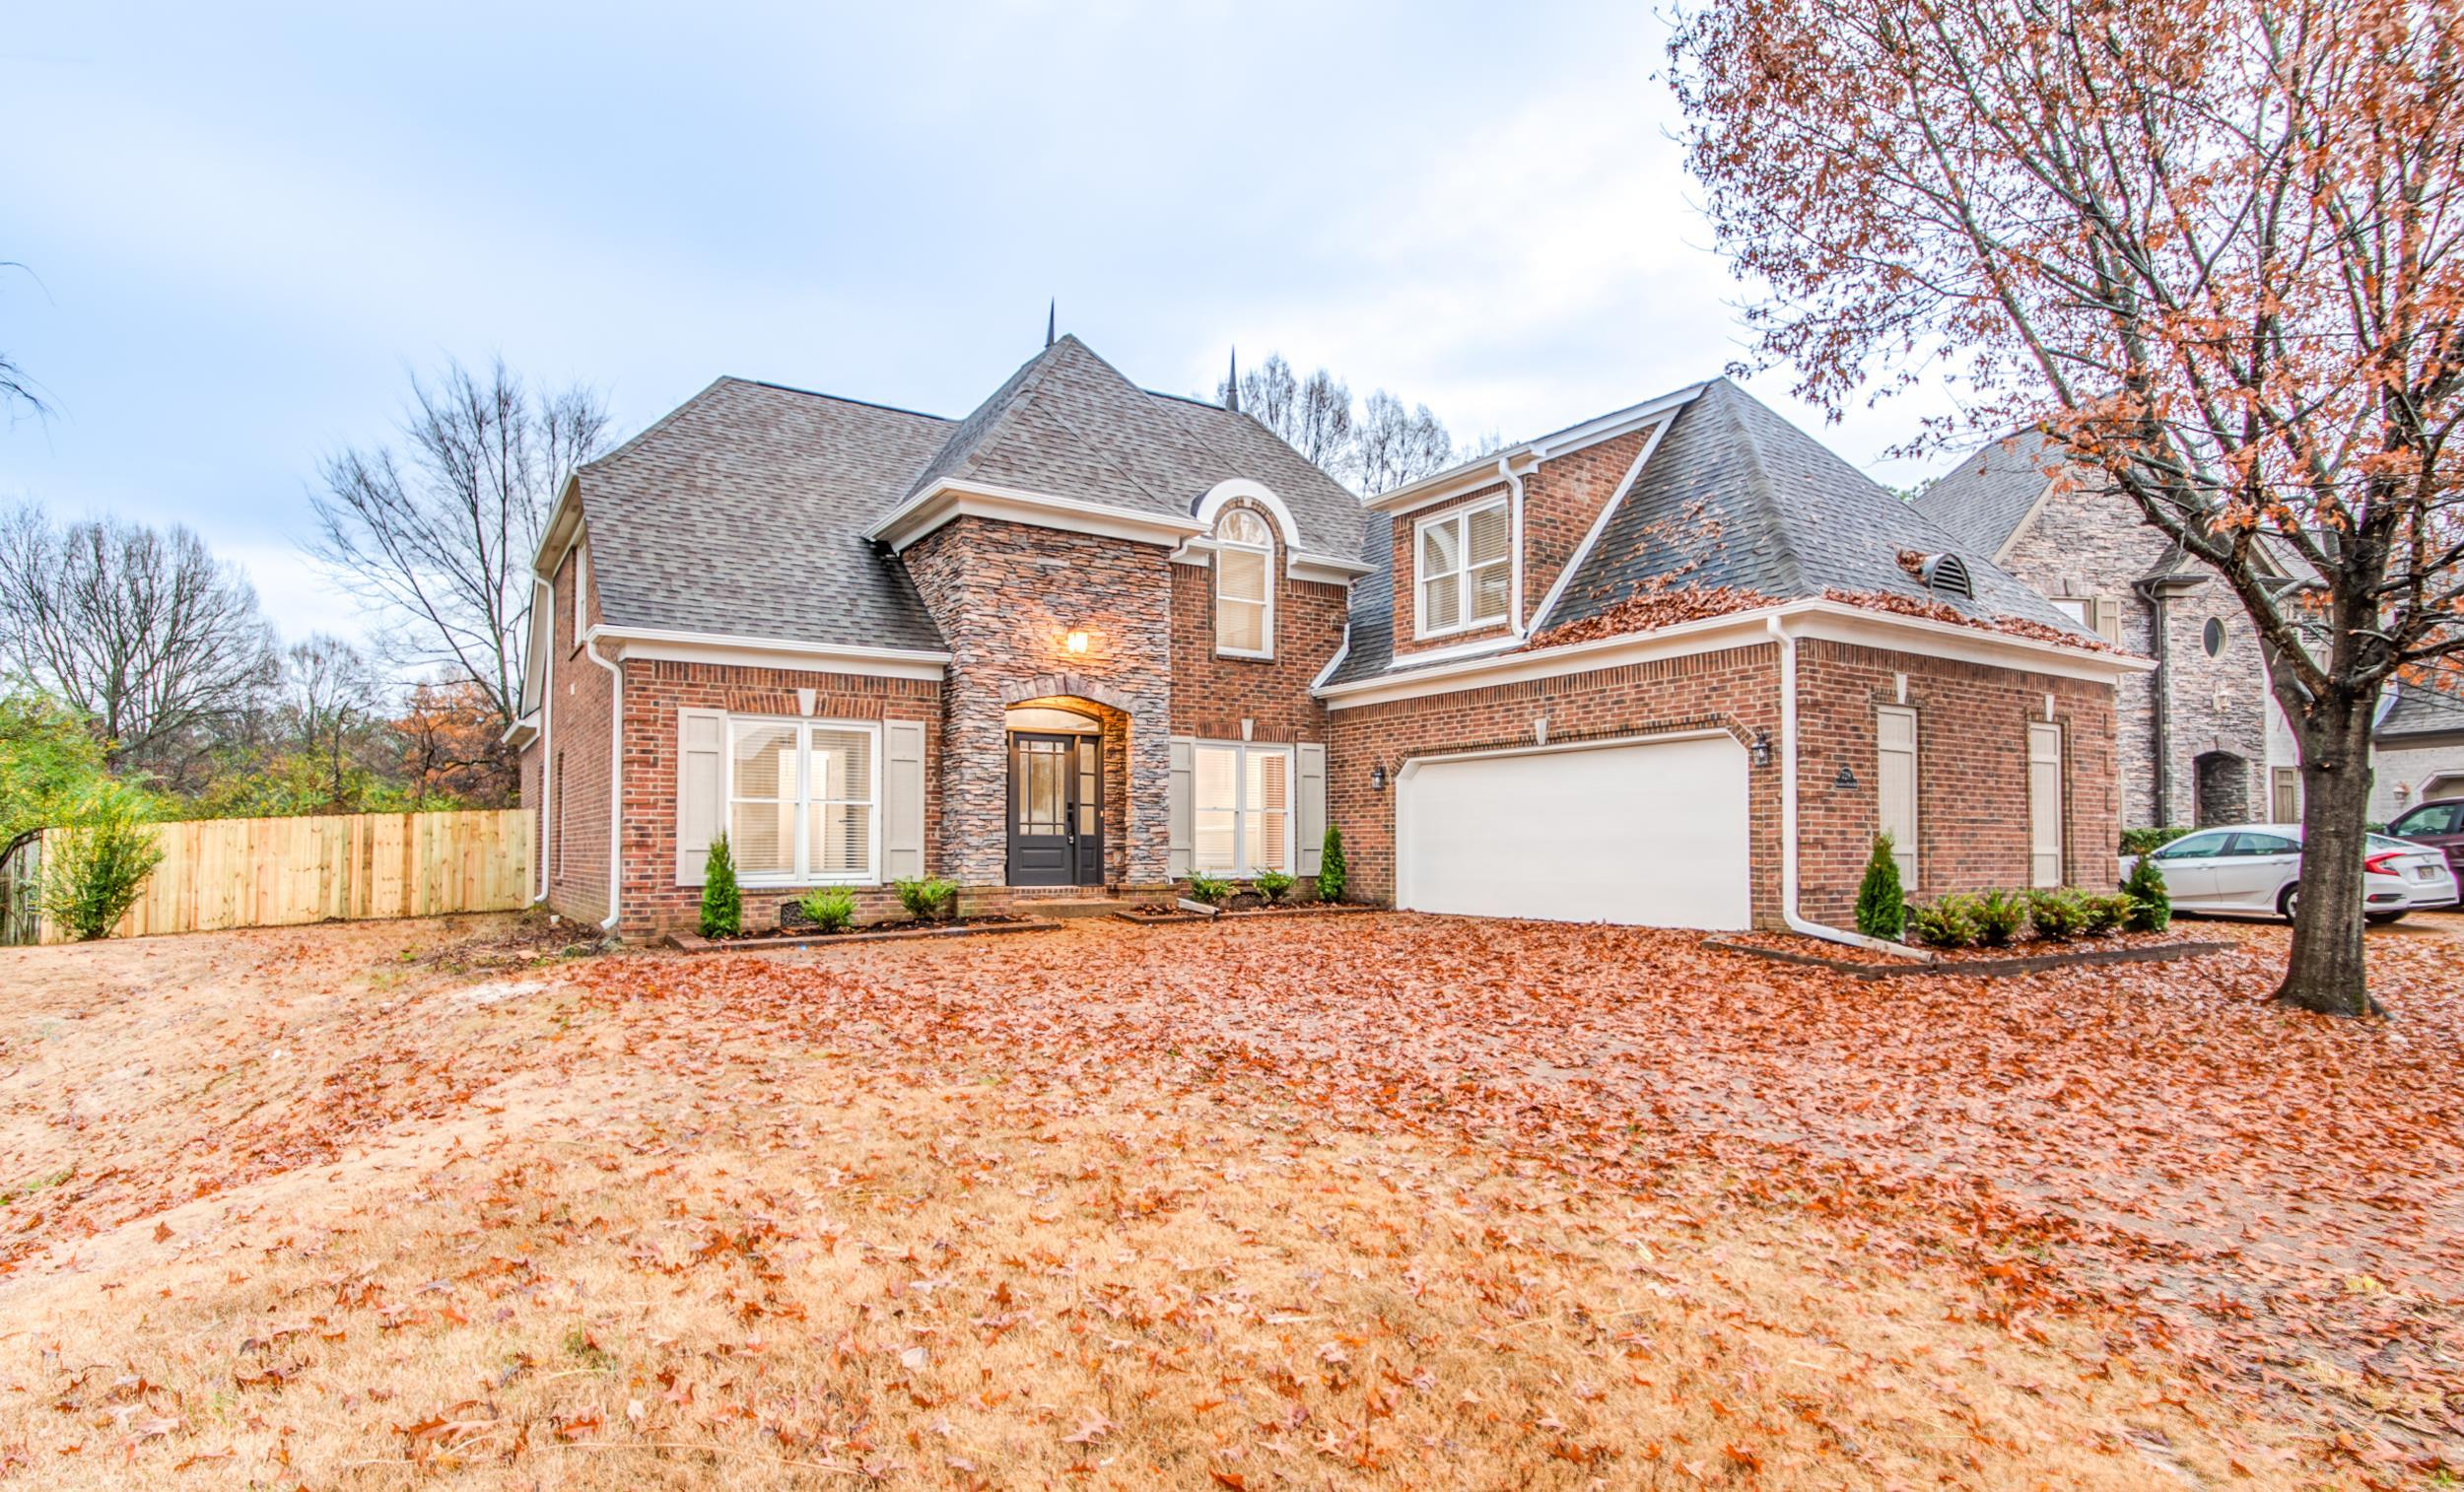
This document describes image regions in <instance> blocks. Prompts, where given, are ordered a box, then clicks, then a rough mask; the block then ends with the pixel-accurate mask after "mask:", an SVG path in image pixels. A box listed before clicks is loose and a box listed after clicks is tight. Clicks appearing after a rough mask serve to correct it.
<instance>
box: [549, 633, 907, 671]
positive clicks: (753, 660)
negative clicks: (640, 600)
mask: <svg viewBox="0 0 2464 1492" xmlns="http://www.w3.org/2000/svg"><path fill="white" fill-rule="evenodd" d="M590 636H591V637H593V638H596V639H599V640H601V641H604V642H608V643H612V644H616V645H614V646H613V647H611V648H610V651H611V652H613V653H614V654H615V655H616V656H618V657H622V658H657V659H666V660H670V661H674V662H680V663H714V664H719V665H735V666H739V667H745V668H794V669H801V670H804V671H806V672H811V673H852V674H862V675H866V676H869V677H872V678H883V679H937V678H939V677H941V676H942V674H943V673H944V672H946V671H947V669H948V667H949V662H950V654H949V653H947V652H944V651H941V650H939V649H927V648H914V647H856V646H843V645H837V644H826V643H799V642H795V641H792V640H790V639H786V638H757V637H742V636H736V635H732V634H726V633H713V632H673V631H667V630H664V629H660V628H652V627H609V626H599V627H594V628H592V629H591V630H590Z"/></svg>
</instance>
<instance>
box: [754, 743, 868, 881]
mask: <svg viewBox="0 0 2464 1492" xmlns="http://www.w3.org/2000/svg"><path fill="white" fill-rule="evenodd" d="M738 725H786V726H789V727H791V728H793V729H794V731H795V796H794V798H793V799H792V801H793V802H794V804H795V863H794V865H792V866H790V867H789V868H788V869H787V870H785V871H777V870H765V871H756V872H752V873H749V874H748V873H747V872H745V871H744V870H743V869H741V868H739V869H738V870H737V871H736V884H738V885H740V886H763V887H769V886H787V887H792V886H878V885H880V884H881V831H882V813H881V748H882V740H881V722H880V721H879V720H822V719H806V718H804V717H803V716H801V715H779V714H729V715H727V716H725V717H724V728H723V729H722V730H721V731H720V732H719V746H720V748H721V749H720V754H719V833H721V834H725V835H727V836H729V838H730V848H732V840H733V836H734V833H735V820H736V814H735V809H736V727H737V726H738ZM816 730H842V731H859V732H861V733H863V734H865V735H868V736H870V737H872V750H871V751H870V752H869V753H868V755H869V757H870V759H871V772H870V780H869V781H867V782H866V784H865V789H864V790H865V792H866V793H867V794H868V796H867V797H866V798H865V799H864V804H865V806H866V807H868V808H870V809H871V810H872V815H871V819H870V826H871V827H870V832H869V833H867V834H866V835H865V836H864V868H863V871H862V872H861V873H860V874H851V873H842V874H839V875H811V874H807V873H806V872H807V871H809V870H810V869H811V868H812V847H811V846H810V845H808V844H807V843H806V841H807V840H808V839H810V838H811V835H812V816H813V815H812V806H813V800H812V796H811V792H810V784H809V782H808V781H807V779H809V778H810V777H811V776H812V770H813V751H812V733H813V732H814V731H816ZM748 801H752V802H771V801H774V800H773V799H769V798H754V799H750V800H748ZM823 801H825V802H853V801H855V800H854V799H852V798H843V799H841V798H826V799H824V800H823Z"/></svg>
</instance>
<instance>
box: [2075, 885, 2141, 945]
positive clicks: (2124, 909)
mask: <svg viewBox="0 0 2464 1492" xmlns="http://www.w3.org/2000/svg"><path fill="white" fill-rule="evenodd" d="M2079 905H2080V910H2081V913H2082V916H2081V917H2080V930H2081V931H2083V932H2085V933H2087V934H2088V936H2089V937H2102V936H2104V935H2105V934H2106V933H2108V932H2111V931H2113V930H2114V929H2115V928H2117V927H2120V926H2121V925H2122V924H2123V923H2125V922H2127V921H2129V920H2130V914H2131V908H2132V906H2133V905H2134V904H2133V903H2132V901H2131V899H2130V897H2129V895H2128V894H2127V893H2125V892H2120V891H2085V892H2082V893H2080V898H2079Z"/></svg>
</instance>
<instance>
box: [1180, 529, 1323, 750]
mask: <svg viewBox="0 0 2464 1492" xmlns="http://www.w3.org/2000/svg"><path fill="white" fill-rule="evenodd" d="M1235 506H1252V505H1235ZM1268 526H1269V527H1270V528H1271V527H1272V522H1271V520H1269V523H1268ZM1290 558H1291V557H1290V553H1289V551H1288V550H1286V549H1285V548H1284V546H1283V543H1282V540H1281V537H1280V536H1279V535H1278V536H1277V538H1276V541H1275V551H1274V558H1273V562H1272V565H1271V574H1272V575H1273V576H1274V656H1273V657H1272V658H1237V657H1223V656H1220V655H1218V654H1217V653H1216V651H1215V572H1214V569H1213V567H1211V566H1207V565H1175V566H1173V567H1171V569H1172V733H1173V734H1174V735H1188V736H1200V737H1204V738H1207V739H1210V740H1219V741H1237V740H1239V739H1241V721H1243V720H1244V719H1246V720H1248V721H1250V722H1251V726H1250V729H1251V735H1250V739H1252V740H1258V741H1322V740H1324V739H1326V711H1325V709H1324V707H1322V706H1320V705H1319V703H1318V702H1317V700H1316V699H1315V698H1313V697H1312V696H1311V695H1310V693H1309V685H1310V683H1311V681H1312V680H1314V679H1316V678H1317V676H1318V675H1319V673H1320V672H1322V671H1323V670H1324V669H1325V668H1326V665H1327V664H1328V663H1329V662H1330V661H1332V660H1333V659H1334V657H1335V649H1337V648H1339V647H1341V646H1342V645H1343V623H1344V619H1345V616H1346V614H1347V607H1348V606H1349V592H1348V591H1347V590H1346V589H1345V587H1343V586H1340V585H1328V584H1324V583H1321V582H1319V581H1315V580H1295V579H1293V578H1291V577H1290V576H1287V575H1286V574H1284V571H1285V568H1286V566H1287V565H1288V563H1289V561H1290Z"/></svg>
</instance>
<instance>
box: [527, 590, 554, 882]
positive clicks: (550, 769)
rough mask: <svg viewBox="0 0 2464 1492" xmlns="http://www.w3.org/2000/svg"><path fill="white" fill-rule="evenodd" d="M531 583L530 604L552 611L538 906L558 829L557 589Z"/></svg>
mask: <svg viewBox="0 0 2464 1492" xmlns="http://www.w3.org/2000/svg"><path fill="white" fill-rule="evenodd" d="M530 583H531V586H532V591H531V597H530V604H531V605H533V606H538V605H541V604H543V603H544V604H545V605H546V607H547V608H548V637H547V652H548V655H547V657H546V659H545V660H544V661H542V662H541V663H540V664H539V843H538V844H536V845H533V846H531V847H530V849H531V853H533V854H534V855H536V856H538V859H539V894H538V895H537V896H534V897H532V898H531V899H530V905H531V906H533V907H536V906H538V905H539V904H540V903H542V902H544V901H546V900H547V899H548V864H549V861H548V846H550V845H552V844H554V843H555V840H554V838H553V836H554V834H555V830H556V826H555V823H554V819H555V815H556V792H555V790H554V786H553V783H552V781H551V779H552V778H553V777H554V775H555V773H556V586H555V584H554V582H552V581H549V580H546V579H543V578H540V577H538V576H533V577H532V578H531V582H530ZM533 636H534V637H535V636H536V634H535V633H534V634H533Z"/></svg>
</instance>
